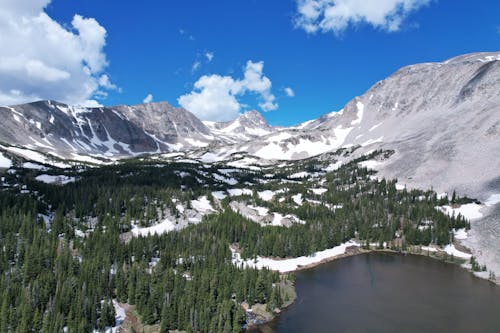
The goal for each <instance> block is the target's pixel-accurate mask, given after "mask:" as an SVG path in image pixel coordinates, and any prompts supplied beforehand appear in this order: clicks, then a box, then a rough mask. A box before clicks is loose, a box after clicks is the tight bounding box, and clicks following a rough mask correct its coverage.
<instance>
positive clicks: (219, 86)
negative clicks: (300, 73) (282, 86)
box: [178, 61, 278, 121]
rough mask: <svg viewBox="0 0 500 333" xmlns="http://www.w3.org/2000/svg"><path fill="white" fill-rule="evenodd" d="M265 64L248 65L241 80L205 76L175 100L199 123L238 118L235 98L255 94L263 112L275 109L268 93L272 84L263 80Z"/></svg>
mask: <svg viewBox="0 0 500 333" xmlns="http://www.w3.org/2000/svg"><path fill="white" fill-rule="evenodd" d="M263 72H264V62H262V61H261V62H252V61H248V62H247V64H246V67H245V72H244V75H243V78H242V79H239V80H238V79H233V78H232V77H230V76H221V75H217V74H214V75H204V76H202V77H201V78H199V79H198V81H196V82H195V84H194V89H193V91H192V92H190V93H189V94H186V95H183V96H181V97H179V98H178V102H179V104H180V105H181V106H182V107H183V108H185V109H187V110H189V111H191V112H192V113H194V114H195V115H196V116H198V117H199V118H200V119H202V120H212V121H227V120H232V119H234V118H235V117H237V116H238V114H239V112H240V110H241V109H242V107H243V105H242V104H241V103H240V101H239V100H238V97H240V96H243V95H246V94H255V95H257V96H258V98H259V99H260V102H259V107H260V108H261V109H262V110H263V111H272V110H276V109H277V108H278V104H277V103H275V99H276V97H275V96H274V95H273V94H272V93H271V87H272V83H271V80H270V79H269V78H268V77H266V76H264V73H263Z"/></svg>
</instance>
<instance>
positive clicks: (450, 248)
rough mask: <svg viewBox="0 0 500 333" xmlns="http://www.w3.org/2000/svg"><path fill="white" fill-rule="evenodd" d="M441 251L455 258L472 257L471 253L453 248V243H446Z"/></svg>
mask: <svg viewBox="0 0 500 333" xmlns="http://www.w3.org/2000/svg"><path fill="white" fill-rule="evenodd" d="M443 251H444V252H446V253H448V254H449V255H453V256H454V257H457V258H462V259H470V257H472V255H470V254H468V253H465V252H462V251H459V250H457V249H456V248H455V245H453V244H448V245H446V246H445V248H444V249H443Z"/></svg>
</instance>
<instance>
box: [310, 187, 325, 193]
mask: <svg viewBox="0 0 500 333" xmlns="http://www.w3.org/2000/svg"><path fill="white" fill-rule="evenodd" d="M309 190H311V191H312V193H314V194H316V195H322V194H323V193H325V192H326V191H328V189H326V188H310V189H309Z"/></svg>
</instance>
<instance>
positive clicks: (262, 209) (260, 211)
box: [248, 205, 269, 216]
mask: <svg viewBox="0 0 500 333" xmlns="http://www.w3.org/2000/svg"><path fill="white" fill-rule="evenodd" d="M248 208H250V209H253V210H255V211H256V212H257V214H259V216H267V214H269V208H266V207H260V206H252V205H248Z"/></svg>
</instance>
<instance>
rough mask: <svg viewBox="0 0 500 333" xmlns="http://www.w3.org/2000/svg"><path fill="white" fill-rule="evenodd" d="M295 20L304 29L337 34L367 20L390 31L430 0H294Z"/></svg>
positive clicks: (310, 31) (396, 29) (399, 25)
mask: <svg viewBox="0 0 500 333" xmlns="http://www.w3.org/2000/svg"><path fill="white" fill-rule="evenodd" d="M296 1H297V12H298V13H297V16H296V19H295V24H296V26H297V27H299V28H302V29H304V30H305V31H306V32H308V33H316V32H333V33H335V34H340V33H342V32H343V31H344V30H346V29H347V28H348V27H350V26H356V25H358V24H363V23H365V24H369V25H371V26H373V27H375V28H377V29H381V30H385V31H389V32H393V31H398V30H399V29H400V28H401V24H402V23H403V21H404V19H405V18H406V17H407V16H408V15H409V14H410V13H411V12H413V11H416V10H418V9H420V8H421V7H423V6H425V5H427V4H429V3H430V2H431V1H432V0H377V1H373V0H296Z"/></svg>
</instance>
